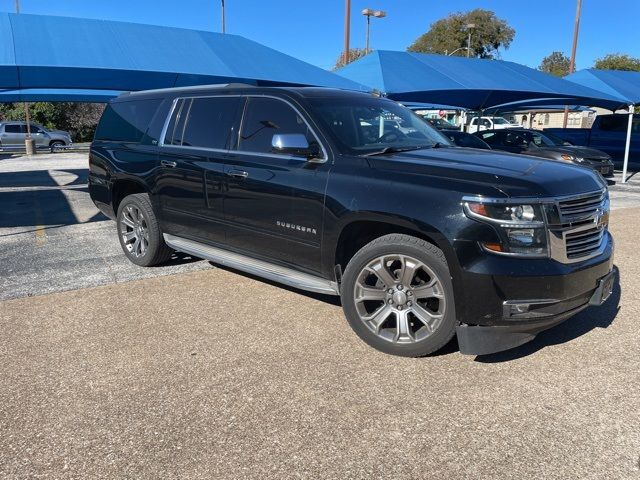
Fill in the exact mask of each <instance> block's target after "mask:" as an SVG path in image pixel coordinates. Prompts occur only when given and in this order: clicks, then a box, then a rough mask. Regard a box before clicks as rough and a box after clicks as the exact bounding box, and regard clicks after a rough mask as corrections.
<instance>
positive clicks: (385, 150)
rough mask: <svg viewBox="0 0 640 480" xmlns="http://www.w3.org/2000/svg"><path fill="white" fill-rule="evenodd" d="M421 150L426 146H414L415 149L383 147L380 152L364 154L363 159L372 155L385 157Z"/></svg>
mask: <svg viewBox="0 0 640 480" xmlns="http://www.w3.org/2000/svg"><path fill="white" fill-rule="evenodd" d="M423 148H427V146H424V145H423V146H415V147H384V148H383V149H382V150H378V151H376V152H370V153H365V154H364V156H365V157H372V156H374V155H385V154H387V153H399V152H409V151H411V150H421V149H423Z"/></svg>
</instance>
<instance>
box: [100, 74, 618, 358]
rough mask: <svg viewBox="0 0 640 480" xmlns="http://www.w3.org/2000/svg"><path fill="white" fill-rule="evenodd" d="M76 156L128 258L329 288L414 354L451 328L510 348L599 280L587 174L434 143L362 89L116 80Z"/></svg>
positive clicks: (373, 341)
mask: <svg viewBox="0 0 640 480" xmlns="http://www.w3.org/2000/svg"><path fill="white" fill-rule="evenodd" d="M388 119H393V125H388V123H389V122H387V121H385V120H388ZM373 126H377V128H373ZM89 165H90V173H89V189H90V193H91V198H92V199H93V201H94V202H95V204H96V205H97V206H98V207H99V208H100V210H101V211H103V212H104V213H105V214H106V215H108V216H109V217H111V218H113V219H115V220H116V228H117V233H118V238H119V241H120V244H121V246H122V249H123V251H124V253H125V255H126V256H127V257H128V258H129V259H130V260H131V261H132V262H133V263H135V264H137V265H142V266H150V265H156V264H159V263H162V262H165V261H167V260H169V259H170V257H171V255H172V252H173V251H174V250H178V251H181V252H186V253H188V254H190V255H193V256H196V257H200V258H205V259H209V260H211V261H214V262H218V263H220V264H224V265H227V266H229V267H232V268H236V269H239V270H243V271H245V272H249V273H251V274H254V275H258V276H262V277H265V278H268V279H271V280H274V281H277V282H281V283H283V284H286V285H290V286H294V287H296V288H299V289H303V290H309V291H313V292H321V293H325V294H330V295H340V297H341V302H342V306H343V309H344V312H345V315H346V317H347V320H348V321H349V323H350V325H351V327H352V328H353V329H354V331H355V332H356V333H357V334H358V335H359V336H360V337H361V338H362V339H363V340H364V341H365V342H367V343H368V344H369V345H372V346H373V347H375V348H377V349H379V350H382V351H384V352H387V353H392V354H396V355H404V356H421V355H426V354H428V353H431V352H434V351H436V350H438V349H439V348H441V347H442V346H443V345H445V344H446V343H448V342H449V340H450V339H451V338H452V337H453V336H454V335H455V334H457V337H458V342H459V345H460V350H461V351H462V352H463V353H473V354H483V353H490V352H495V351H499V350H503V349H506V348H510V347H513V346H516V345H520V344H522V343H524V342H526V341H528V340H531V339H532V338H533V337H534V336H535V335H536V333H538V332H540V331H542V330H545V329H547V328H549V327H551V326H553V325H556V324H558V323H560V322H562V321H564V320H566V319H567V318H569V317H571V316H572V315H574V314H575V313H577V312H579V311H581V310H583V309H585V308H587V307H588V306H589V305H599V304H601V303H603V302H604V301H605V300H606V299H607V298H608V296H609V294H610V293H611V289H612V284H613V281H614V276H613V275H614V273H613V271H612V267H613V264H612V262H613V248H614V247H613V239H612V237H611V235H610V234H609V232H608V229H607V221H608V215H609V197H608V192H607V186H606V183H605V182H604V180H603V179H602V177H601V176H600V175H598V174H596V173H595V172H592V171H590V170H588V169H585V168H578V167H575V166H573V165H571V164H569V163H560V162H551V161H543V160H540V159H538V158H533V157H527V156H523V155H510V154H507V153H495V152H492V151H486V152H484V151H481V150H476V149H464V148H451V144H450V142H449V141H448V140H447V139H446V138H445V137H444V136H443V135H442V134H440V133H439V132H437V131H436V130H434V129H433V128H432V127H430V126H429V125H427V124H426V123H425V122H423V121H422V120H420V119H419V118H418V117H416V116H415V115H414V114H413V113H412V112H411V111H409V110H407V109H406V108H404V107H402V106H400V105H398V104H396V103H395V102H392V101H391V100H388V99H384V98H379V97H376V96H372V95H366V94H362V93H354V92H345V91H339V90H330V89H315V88H293V87H290V88H275V87H271V88H267V87H250V86H241V85H229V86H222V87H214V86H205V87H191V88H179V89H168V90H157V91H148V92H138V93H131V94H124V95H122V96H120V97H118V98H117V99H114V100H113V101H111V103H110V104H109V105H108V106H107V108H106V109H105V112H104V114H103V116H102V119H101V120H100V123H99V125H98V128H97V131H96V135H95V139H94V141H93V143H92V146H91V151H90V156H89ZM227 288H230V289H233V288H237V287H236V286H234V285H228V286H227ZM212 298H213V297H212ZM188 301H189V298H179V299H176V308H179V306H180V304H181V302H188ZM247 302H251V299H250V298H247ZM254 306H255V308H256V309H259V308H260V305H259V304H258V303H256V304H255V305H254ZM142 307H143V306H142V305H141V308H142ZM211 308H216V305H215V304H214V305H212V307H211ZM304 320H305V319H304V318H300V319H299V321H304ZM238 321H241V319H238ZM265 321H266V322H268V321H269V319H268V318H265ZM326 327H327V328H331V325H330V324H329V323H327V326H326ZM248 334H253V333H252V332H249V333H248Z"/></svg>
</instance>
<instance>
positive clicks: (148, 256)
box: [116, 193, 173, 267]
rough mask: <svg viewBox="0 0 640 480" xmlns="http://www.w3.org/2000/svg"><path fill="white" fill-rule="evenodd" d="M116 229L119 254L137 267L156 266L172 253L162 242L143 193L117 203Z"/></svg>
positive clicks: (156, 222) (150, 207)
mask: <svg viewBox="0 0 640 480" xmlns="http://www.w3.org/2000/svg"><path fill="white" fill-rule="evenodd" d="M116 225H117V230H118V239H119V240H120V246H121V247H122V251H123V252H124V254H125V255H126V256H127V258H128V259H129V260H131V261H132V262H133V263H135V264H136V265H140V266H141V267H151V266H154V265H158V264H161V263H164V262H166V261H167V260H169V258H170V257H171V255H172V254H173V250H172V249H171V248H169V247H168V246H167V244H166V243H165V242H164V238H163V237H162V232H161V231H160V226H159V225H158V220H157V219H156V216H155V214H154V213H153V207H152V206H151V200H149V195H147V194H146V193H136V194H133V195H128V196H126V197H125V198H124V199H123V200H122V201H121V202H120V205H119V206H118V215H117V217H116Z"/></svg>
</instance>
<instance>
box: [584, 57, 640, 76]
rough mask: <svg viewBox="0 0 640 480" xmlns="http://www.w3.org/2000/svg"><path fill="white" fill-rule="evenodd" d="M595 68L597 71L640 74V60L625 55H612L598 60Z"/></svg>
mask: <svg viewBox="0 0 640 480" xmlns="http://www.w3.org/2000/svg"><path fill="white" fill-rule="evenodd" d="M593 68H595V69H597V70H626V71H629V72H640V58H636V57H632V56H631V55H627V54H625V53H610V54H608V55H605V56H604V57H601V58H598V59H596V62H595V64H594V65H593Z"/></svg>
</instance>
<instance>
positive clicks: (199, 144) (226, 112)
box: [156, 95, 241, 243]
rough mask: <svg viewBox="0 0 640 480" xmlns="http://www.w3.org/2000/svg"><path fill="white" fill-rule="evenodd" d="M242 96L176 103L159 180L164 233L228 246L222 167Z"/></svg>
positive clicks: (162, 145) (167, 128) (165, 138)
mask: <svg viewBox="0 0 640 480" xmlns="http://www.w3.org/2000/svg"><path fill="white" fill-rule="evenodd" d="M240 104H241V97H240V96H231V95H224V96H203V97H193V98H190V97H186V98H178V99H176V100H175V102H174V106H173V109H172V111H171V114H170V116H169V118H168V119H167V123H166V126H165V128H164V134H163V137H162V138H161V142H160V147H159V155H158V159H159V167H158V175H157V178H156V188H157V196H158V201H159V204H160V214H161V220H162V223H163V229H164V230H165V232H166V233H170V234H173V235H178V236H181V237H187V238H194V239H198V240H205V241H208V242H214V243H223V242H224V241H225V226H224V212H223V203H222V199H223V195H224V190H223V188H224V179H225V177H224V169H223V167H224V164H225V159H226V154H227V151H228V149H229V142H230V140H231V138H232V136H233V132H234V124H235V123H236V121H237V116H238V115H239V113H240V111H239V106H240Z"/></svg>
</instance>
